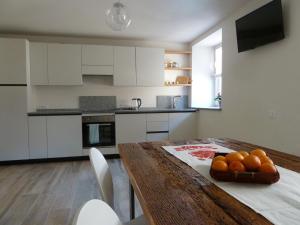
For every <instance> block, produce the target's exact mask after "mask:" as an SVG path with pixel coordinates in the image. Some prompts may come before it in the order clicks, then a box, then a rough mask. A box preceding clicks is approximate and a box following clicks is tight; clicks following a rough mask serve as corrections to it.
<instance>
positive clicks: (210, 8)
mask: <svg viewBox="0 0 300 225" xmlns="http://www.w3.org/2000/svg"><path fill="white" fill-rule="evenodd" d="M115 1H116V0H1V1H0V32H1V33H13V34H33V35H36V34H38V35H64V36H86V37H113V38H123V39H140V40H153V41H154V40H155V41H170V42H190V41H192V40H193V39H195V38H196V37H197V36H198V35H200V34H202V33H203V32H205V31H207V30H208V29H209V28H211V27H212V26H214V25H215V24H217V23H218V22H219V21H221V20H222V19H223V18H225V17H226V16H227V15H229V14H230V13H232V12H233V11H235V10H237V9H238V8H240V7H242V6H243V5H244V4H245V3H247V2H249V1H250V0H121V2H122V3H125V5H127V7H128V10H129V12H130V15H131V18H132V24H131V26H130V27H129V28H128V29H127V30H125V31H121V32H120V31H119V32H118V31H112V30H110V29H109V28H108V27H107V26H106V24H105V17H104V14H105V11H106V9H108V8H110V7H111V5H112V3H113V2H115Z"/></svg>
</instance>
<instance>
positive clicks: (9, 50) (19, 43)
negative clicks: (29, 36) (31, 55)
mask: <svg viewBox="0 0 300 225" xmlns="http://www.w3.org/2000/svg"><path fill="white" fill-rule="evenodd" d="M27 51H28V42H27V41H26V40H22V39H10V38H0V84H26V80H27V72H28V71H27V70H28V69H29V68H28V67H27V60H28V59H27Z"/></svg>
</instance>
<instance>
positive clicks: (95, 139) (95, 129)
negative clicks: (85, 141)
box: [88, 124, 100, 145]
mask: <svg viewBox="0 0 300 225" xmlns="http://www.w3.org/2000/svg"><path fill="white" fill-rule="evenodd" d="M88 126H89V142H90V144H91V145H93V144H97V143H99V141H100V140H99V124H88Z"/></svg>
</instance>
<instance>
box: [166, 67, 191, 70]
mask: <svg viewBox="0 0 300 225" xmlns="http://www.w3.org/2000/svg"><path fill="white" fill-rule="evenodd" d="M165 70H192V67H178V68H169V67H166V68H165Z"/></svg>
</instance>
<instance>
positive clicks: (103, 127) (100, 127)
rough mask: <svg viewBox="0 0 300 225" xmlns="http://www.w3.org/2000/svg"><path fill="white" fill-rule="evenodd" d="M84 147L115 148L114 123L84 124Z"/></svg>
mask: <svg viewBox="0 0 300 225" xmlns="http://www.w3.org/2000/svg"><path fill="white" fill-rule="evenodd" d="M82 143H83V147H97V146H114V145H115V144H116V140H115V123H114V122H92V123H91V122H89V123H83V124H82Z"/></svg>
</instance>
